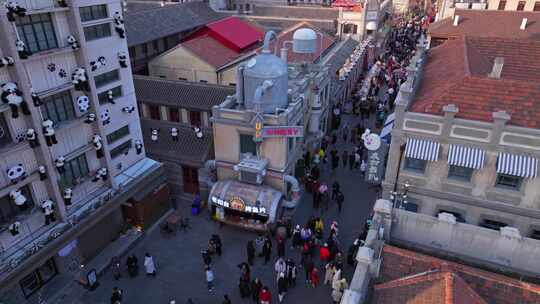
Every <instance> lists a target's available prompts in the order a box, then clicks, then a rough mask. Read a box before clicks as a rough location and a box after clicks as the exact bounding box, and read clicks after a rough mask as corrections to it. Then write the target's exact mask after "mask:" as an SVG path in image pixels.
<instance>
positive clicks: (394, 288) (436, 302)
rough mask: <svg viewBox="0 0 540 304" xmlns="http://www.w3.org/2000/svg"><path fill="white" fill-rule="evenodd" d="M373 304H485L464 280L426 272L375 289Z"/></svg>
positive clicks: (442, 273)
mask: <svg viewBox="0 0 540 304" xmlns="http://www.w3.org/2000/svg"><path fill="white" fill-rule="evenodd" d="M373 289H374V292H373V299H372V302H371V303H372V304H394V303H407V304H428V303H429V304H462V303H467V304H487V303H486V301H484V300H483V299H482V298H481V297H480V296H479V295H478V294H477V293H476V292H475V291H474V290H473V289H472V288H471V287H470V286H469V285H467V283H466V282H465V281H463V279H461V278H460V277H459V276H458V275H457V274H455V273H453V272H448V271H439V270H435V271H427V272H425V273H421V274H417V275H412V276H409V277H405V278H401V279H397V280H394V281H390V282H387V283H382V284H378V285H375V286H374V288H373Z"/></svg>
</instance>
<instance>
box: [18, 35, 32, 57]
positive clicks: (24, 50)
mask: <svg viewBox="0 0 540 304" xmlns="http://www.w3.org/2000/svg"><path fill="white" fill-rule="evenodd" d="M15 48H16V49H17V53H18V54H19V57H20V58H21V59H28V56H30V55H32V54H31V53H30V52H29V51H28V49H27V48H26V45H25V44H24V42H23V41H22V40H20V39H17V41H15Z"/></svg>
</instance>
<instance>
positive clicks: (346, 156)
mask: <svg viewBox="0 0 540 304" xmlns="http://www.w3.org/2000/svg"><path fill="white" fill-rule="evenodd" d="M348 159H349V152H348V151H347V150H343V153H342V154H341V160H342V161H343V168H347V160H348Z"/></svg>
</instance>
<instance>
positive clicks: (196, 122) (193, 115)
mask: <svg viewBox="0 0 540 304" xmlns="http://www.w3.org/2000/svg"><path fill="white" fill-rule="evenodd" d="M189 123H190V124H191V125H192V126H197V127H200V126H201V112H197V111H189Z"/></svg>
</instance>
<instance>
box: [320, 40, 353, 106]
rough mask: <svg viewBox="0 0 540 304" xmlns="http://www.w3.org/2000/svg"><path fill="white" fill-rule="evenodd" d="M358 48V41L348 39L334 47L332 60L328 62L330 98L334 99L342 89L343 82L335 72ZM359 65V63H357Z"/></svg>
mask: <svg viewBox="0 0 540 304" xmlns="http://www.w3.org/2000/svg"><path fill="white" fill-rule="evenodd" d="M357 46H358V41H356V40H354V39H352V38H348V39H347V40H345V41H344V42H342V44H340V45H338V46H336V48H337V49H336V52H335V53H334V54H332V55H331V56H332V59H331V60H330V61H329V64H330V67H329V69H328V73H329V74H330V77H331V79H332V80H331V81H332V85H331V93H330V94H331V96H333V97H336V96H337V95H338V94H340V92H341V90H342V88H343V87H344V83H345V82H344V81H341V80H339V77H338V75H337V72H338V71H339V69H341V68H342V67H343V64H344V63H345V61H346V60H347V59H348V58H349V57H350V56H351V54H352V53H353V51H354V49H355V48H356V47H357ZM359 64H361V63H359Z"/></svg>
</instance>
